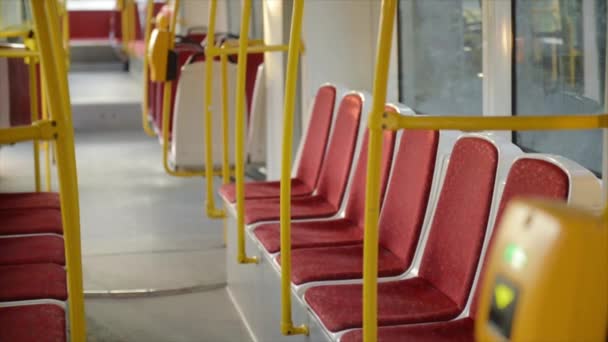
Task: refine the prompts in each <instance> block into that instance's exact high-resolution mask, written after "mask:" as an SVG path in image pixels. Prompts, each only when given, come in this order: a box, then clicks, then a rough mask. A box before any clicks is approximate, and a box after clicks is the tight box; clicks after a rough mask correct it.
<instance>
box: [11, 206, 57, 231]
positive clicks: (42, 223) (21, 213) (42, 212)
mask: <svg viewBox="0 0 608 342" xmlns="http://www.w3.org/2000/svg"><path fill="white" fill-rule="evenodd" d="M40 233H55V234H63V225H62V223H61V212H60V211H59V210H57V209H45V208H42V209H15V210H0V235H14V234H40Z"/></svg>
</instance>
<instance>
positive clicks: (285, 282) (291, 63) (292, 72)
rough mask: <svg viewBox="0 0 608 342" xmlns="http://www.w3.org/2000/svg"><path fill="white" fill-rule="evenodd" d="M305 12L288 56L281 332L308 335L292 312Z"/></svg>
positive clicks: (296, 16) (297, 19)
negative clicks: (294, 176) (294, 166)
mask: <svg viewBox="0 0 608 342" xmlns="http://www.w3.org/2000/svg"><path fill="white" fill-rule="evenodd" d="M303 12H304V0H295V1H294V4H293V13H292V15H291V32H290V35H289V53H288V57H287V77H286V80H285V98H284V101H285V102H284V107H283V120H284V123H283V125H284V126H283V149H282V157H281V158H282V159H281V333H282V334H283V335H308V327H307V326H306V325H300V326H295V325H294V324H293V320H292V315H291V157H292V156H291V154H292V145H293V124H294V110H295V97H296V86H297V80H298V63H299V60H300V54H299V50H300V43H301V41H300V38H301V36H302V16H303Z"/></svg>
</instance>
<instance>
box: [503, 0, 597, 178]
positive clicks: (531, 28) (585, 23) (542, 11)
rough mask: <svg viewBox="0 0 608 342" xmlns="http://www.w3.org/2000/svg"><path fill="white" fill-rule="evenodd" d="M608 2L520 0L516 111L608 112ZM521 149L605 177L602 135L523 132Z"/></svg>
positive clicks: (517, 137)
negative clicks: (607, 83)
mask: <svg viewBox="0 0 608 342" xmlns="http://www.w3.org/2000/svg"><path fill="white" fill-rule="evenodd" d="M605 20H606V0H534V1H531V0H516V1H515V21H514V29H515V45H514V48H515V53H514V58H515V61H514V68H515V72H514V92H513V96H514V112H515V113H516V114H517V115H530V114H576V113H599V112H603V105H604V104H603V92H604V90H603V89H604V84H603V83H604V68H605V66H604V64H605V57H604V56H605V50H606V36H605V32H606V22H605ZM515 141H516V143H518V144H519V145H520V146H522V147H524V148H526V149H530V150H534V151H539V152H549V153H557V154H560V155H564V156H567V157H569V158H571V159H574V160H576V161H578V162H579V163H581V164H583V165H584V166H586V167H588V168H590V169H592V170H594V171H597V172H599V171H600V169H601V133H600V132H599V131H582V132H581V131H577V132H517V133H516V134H515Z"/></svg>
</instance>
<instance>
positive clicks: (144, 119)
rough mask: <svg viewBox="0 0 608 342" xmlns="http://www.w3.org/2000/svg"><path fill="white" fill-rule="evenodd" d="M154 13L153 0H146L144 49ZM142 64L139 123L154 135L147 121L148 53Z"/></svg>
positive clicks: (148, 38)
mask: <svg viewBox="0 0 608 342" xmlns="http://www.w3.org/2000/svg"><path fill="white" fill-rule="evenodd" d="M153 15H154V0H148V2H147V7H146V23H145V26H146V30H145V33H144V43H145V45H144V46H145V47H146V49H147V48H148V44H149V43H150V35H151V33H152V17H153ZM143 62H144V66H143V79H144V86H143V88H144V90H143V92H144V94H143V95H144V96H143V99H142V102H141V124H142V127H143V128H144V132H146V134H147V135H148V136H150V137H153V136H155V134H154V131H153V130H152V127H150V123H149V122H148V114H149V111H150V106H149V104H148V102H149V101H150V71H149V70H148V55H147V54H144V61H143Z"/></svg>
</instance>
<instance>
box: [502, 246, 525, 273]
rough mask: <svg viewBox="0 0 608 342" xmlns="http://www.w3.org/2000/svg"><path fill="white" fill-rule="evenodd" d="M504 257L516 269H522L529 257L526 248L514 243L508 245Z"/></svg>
mask: <svg viewBox="0 0 608 342" xmlns="http://www.w3.org/2000/svg"><path fill="white" fill-rule="evenodd" d="M503 257H504V258H505V261H506V262H508V263H509V264H510V265H511V267H513V268H514V269H516V270H521V269H522V268H523V267H524V266H526V263H527V262H528V257H527V256H526V253H525V252H524V250H523V249H522V248H521V247H519V246H517V245H515V244H513V243H510V244H508V245H507V248H505V252H504V255H503Z"/></svg>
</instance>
